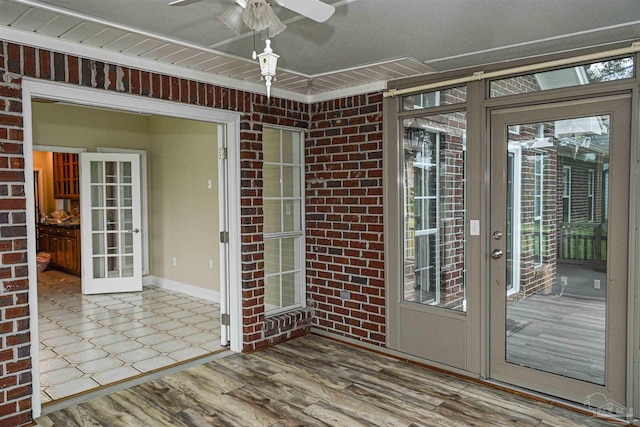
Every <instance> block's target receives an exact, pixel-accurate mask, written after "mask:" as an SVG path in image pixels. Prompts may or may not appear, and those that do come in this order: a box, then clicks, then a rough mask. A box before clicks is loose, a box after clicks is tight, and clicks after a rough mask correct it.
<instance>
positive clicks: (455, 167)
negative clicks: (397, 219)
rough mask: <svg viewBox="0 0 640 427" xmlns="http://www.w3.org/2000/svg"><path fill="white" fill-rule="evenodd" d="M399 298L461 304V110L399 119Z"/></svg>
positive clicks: (462, 308) (463, 142)
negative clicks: (401, 188) (401, 230)
mask: <svg viewBox="0 0 640 427" xmlns="http://www.w3.org/2000/svg"><path fill="white" fill-rule="evenodd" d="M402 127H403V152H404V155H403V172H402V173H403V180H404V288H403V291H404V292H403V300H404V301H406V302H412V303H417V304H428V305H434V306H439V307H444V308H449V309H453V310H459V311H465V310H466V300H465V298H466V294H465V188H466V186H465V179H466V172H465V171H466V164H465V163H466V156H465V153H466V139H465V135H466V132H465V130H466V114H465V113H464V112H456V113H450V114H440V115H433V116H424V117H419V118H411V119H403V122H402Z"/></svg>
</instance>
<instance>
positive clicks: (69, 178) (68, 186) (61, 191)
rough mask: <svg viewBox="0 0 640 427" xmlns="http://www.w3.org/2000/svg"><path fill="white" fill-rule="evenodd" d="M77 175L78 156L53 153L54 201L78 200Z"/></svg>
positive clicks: (78, 182)
mask: <svg viewBox="0 0 640 427" xmlns="http://www.w3.org/2000/svg"><path fill="white" fill-rule="evenodd" d="M79 174H80V172H79V168H78V154H76V153H53V197H54V198H56V199H75V200H77V199H79V198H80V175H79Z"/></svg>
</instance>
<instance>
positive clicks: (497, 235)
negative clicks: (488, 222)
mask: <svg viewBox="0 0 640 427" xmlns="http://www.w3.org/2000/svg"><path fill="white" fill-rule="evenodd" d="M493 239H494V240H500V239H502V231H494V232H493Z"/></svg>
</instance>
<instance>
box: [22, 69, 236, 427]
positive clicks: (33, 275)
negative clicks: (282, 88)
mask: <svg viewBox="0 0 640 427" xmlns="http://www.w3.org/2000/svg"><path fill="white" fill-rule="evenodd" d="M33 98H39V99H49V100H55V101H60V102H66V103H69V104H76V105H84V106H88V107H99V108H106V109H110V110H120V111H129V112H134V113H142V114H151V115H158V116H167V117H176V118H182V119H190V120H198V121H203V122H211V123H216V124H220V125H222V127H223V128H224V129H225V133H226V141H227V158H228V162H229V164H230V165H239V163H240V115H241V114H240V113H235V112H229V111H224V110H218V109H213V108H207V107H200V106H194V105H186V104H180V103H177V102H171V101H165V100H160V99H154V98H146V97H143V96H136V95H129V94H122V93H117V92H109V91H106V90H99V89H92V88H84V87H79V86H73V85H70V84H64V83H57V82H48V81H47V82H45V81H39V80H35V79H31V78H23V79H22V100H23V103H22V108H23V123H24V158H25V186H26V187H25V188H33V145H34V144H33V129H32V122H33V114H32V111H31V101H32V99H33ZM25 193H26V199H27V247H28V248H29V249H28V251H27V260H28V267H29V283H30V286H29V308H30V310H29V311H30V325H31V326H30V332H31V369H32V390H33V392H32V415H33V418H38V417H39V416H40V415H41V414H42V401H41V399H40V365H39V360H40V349H39V345H38V343H39V334H38V288H37V282H38V281H37V271H36V226H35V221H36V218H35V209H34V205H33V203H34V197H33V191H26V192H25ZM227 197H228V198H227V200H226V204H227V207H228V219H229V222H228V224H227V226H228V230H227V231H228V232H229V235H230V236H231V238H230V239H229V244H228V259H226V260H222V259H221V260H220V261H221V263H223V262H224V263H226V265H228V266H229V271H228V276H227V277H228V283H227V286H228V290H229V292H228V294H229V302H230V304H229V315H230V333H229V335H230V341H231V346H230V348H231V350H232V351H237V352H239V351H242V347H243V342H242V287H241V285H240V284H241V278H242V277H241V265H240V259H241V257H240V168H239V167H232V168H229V174H228V192H227ZM221 206H223V205H222V204H221ZM214 238H215V236H214ZM222 285H224V284H221V286H222Z"/></svg>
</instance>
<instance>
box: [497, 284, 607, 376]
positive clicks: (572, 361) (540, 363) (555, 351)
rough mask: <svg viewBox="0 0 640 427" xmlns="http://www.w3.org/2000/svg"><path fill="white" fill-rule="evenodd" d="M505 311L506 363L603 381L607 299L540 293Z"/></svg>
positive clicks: (514, 304)
mask: <svg viewBox="0 0 640 427" xmlns="http://www.w3.org/2000/svg"><path fill="white" fill-rule="evenodd" d="M507 313H508V317H509V319H510V320H511V321H512V322H514V324H515V326H516V327H515V329H514V332H513V333H511V334H510V333H507V360H508V361H509V362H512V363H516V364H519V365H523V366H527V367H529V368H533V369H538V370H542V371H546V372H551V373H554V374H558V375H563V376H566V377H570V378H576V379H579V380H583V381H589V382H592V383H595V384H604V362H605V301H602V300H588V299H579V298H571V297H559V296H556V295H542V294H538V295H533V296H530V297H528V298H526V299H525V300H523V301H519V302H515V303H509V306H508V310H507Z"/></svg>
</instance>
